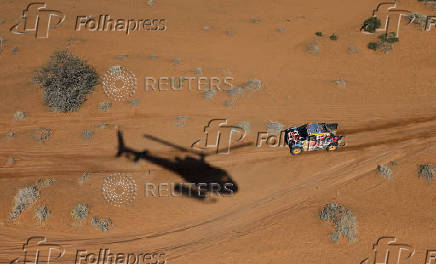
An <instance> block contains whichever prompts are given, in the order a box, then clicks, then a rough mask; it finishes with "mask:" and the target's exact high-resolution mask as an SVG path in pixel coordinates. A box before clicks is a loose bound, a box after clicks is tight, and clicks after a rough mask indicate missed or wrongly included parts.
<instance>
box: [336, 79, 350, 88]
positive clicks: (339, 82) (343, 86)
mask: <svg viewBox="0 0 436 264" xmlns="http://www.w3.org/2000/svg"><path fill="white" fill-rule="evenodd" d="M333 82H334V83H335V84H336V85H337V86H341V87H342V88H345V87H347V81H345V80H343V79H339V80H334V81H333Z"/></svg>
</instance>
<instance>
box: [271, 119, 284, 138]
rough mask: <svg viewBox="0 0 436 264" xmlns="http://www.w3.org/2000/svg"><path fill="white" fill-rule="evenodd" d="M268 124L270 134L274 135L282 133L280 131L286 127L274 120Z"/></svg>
mask: <svg viewBox="0 0 436 264" xmlns="http://www.w3.org/2000/svg"><path fill="white" fill-rule="evenodd" d="M266 126H267V132H268V134H272V135H278V134H280V132H282V130H283V128H284V127H285V126H284V125H283V124H281V123H279V122H273V121H269V122H268V123H267V125H266Z"/></svg>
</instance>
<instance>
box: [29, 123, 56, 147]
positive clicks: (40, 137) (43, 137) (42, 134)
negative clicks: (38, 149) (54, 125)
mask: <svg viewBox="0 0 436 264" xmlns="http://www.w3.org/2000/svg"><path fill="white" fill-rule="evenodd" d="M52 134H53V132H52V130H51V129H50V128H47V127H38V128H35V129H34V130H33V133H32V138H33V140H35V141H39V142H41V143H42V144H45V143H46V141H47V140H48V139H49V138H50V136H51V135H52Z"/></svg>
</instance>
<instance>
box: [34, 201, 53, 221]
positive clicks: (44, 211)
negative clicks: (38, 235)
mask: <svg viewBox="0 0 436 264" xmlns="http://www.w3.org/2000/svg"><path fill="white" fill-rule="evenodd" d="M50 214H51V211H50V210H48V208H47V206H45V205H42V206H40V207H38V208H37V209H36V210H35V218H36V219H38V220H39V222H44V221H45V220H46V219H47V217H48V216H49V215H50Z"/></svg>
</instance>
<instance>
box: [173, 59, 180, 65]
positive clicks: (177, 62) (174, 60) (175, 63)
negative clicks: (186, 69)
mask: <svg viewBox="0 0 436 264" xmlns="http://www.w3.org/2000/svg"><path fill="white" fill-rule="evenodd" d="M172 62H173V64H174V65H178V64H180V63H181V62H182V60H181V59H180V58H174V59H173V60H172Z"/></svg>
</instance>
